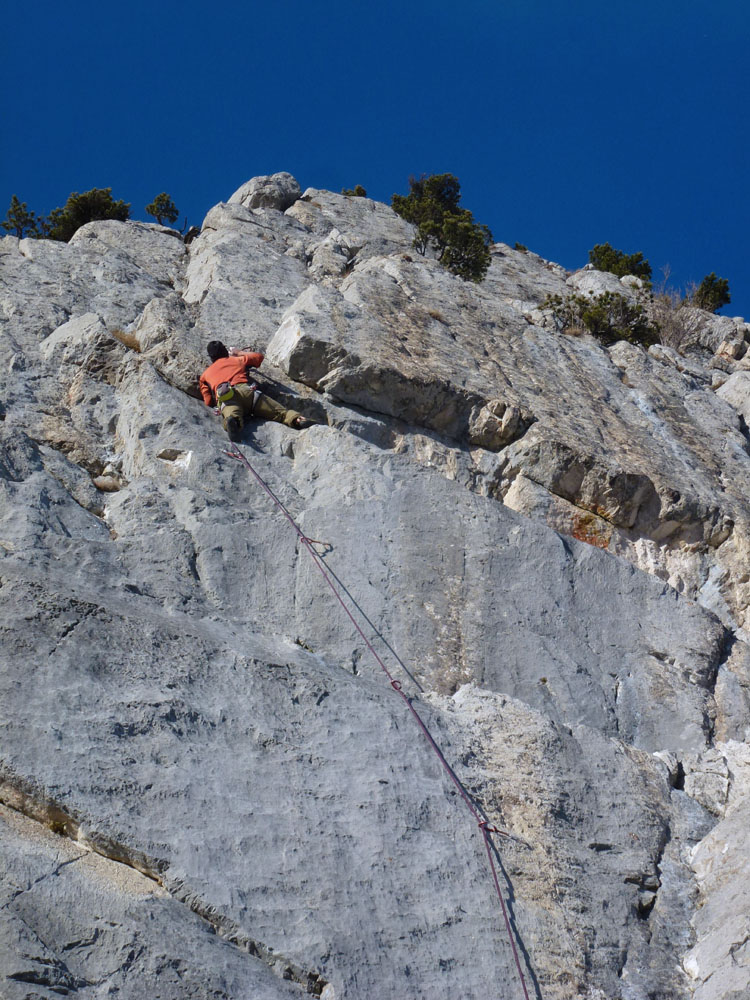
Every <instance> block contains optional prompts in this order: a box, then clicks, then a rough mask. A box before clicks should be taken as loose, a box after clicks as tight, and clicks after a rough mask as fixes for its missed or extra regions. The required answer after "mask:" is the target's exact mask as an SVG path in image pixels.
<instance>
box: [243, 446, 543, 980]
mask: <svg viewBox="0 0 750 1000" xmlns="http://www.w3.org/2000/svg"><path fill="white" fill-rule="evenodd" d="M235 448H236V451H225V452H224V454H225V455H228V456H229V457H230V458H235V459H237V460H238V461H240V462H242V464H243V465H245V466H246V468H247V469H248V470H249V471H250V472H251V473H252V474H253V475H254V476H255V478H256V479H257V481H258V482H259V483H260V485H261V486H262V488H263V489H264V490H265V491H266V493H267V494H268V495H269V497H270V498H271V499H272V500H273V502H274V503H275V504H276V506H277V507H278V508H279V510H280V511H281V512H282V513H283V515H284V517H286V519H287V520H288V521H289V523H290V524H291V526H292V527H293V528H294V530H295V531H296V533H297V535H298V536H299V539H300V541H301V542H302V543H303V544H304V545H305V547H306V548H307V551H308V552H309V553H310V555H311V556H312V558H313V561H314V563H315V565H316V566H317V567H318V569H319V570H320V572H321V573H322V574H323V577H324V579H325V581H326V583H327V584H328V586H329V587H330V589H331V591H332V593H333V595H334V597H335V598H336V600H337V601H338V602H339V604H340V605H341V607H342V608H343V609H344V611H345V613H346V615H347V617H348V618H349V620H350V621H351V623H352V625H354V627H355V629H356V630H357V632H358V633H359V635H360V637H361V639H362V641H363V642H364V644H365V645H366V646H367V648H368V650H369V651H370V652H371V653H372V655H373V657H374V658H375V660H376V662H377V664H378V666H379V667H380V669H381V670H382V671H383V673H384V674H385V675H386V677H387V678H388V680H389V681H390V684H391V687H392V688H393V690H394V691H395V692H396V693H397V694H398V695H400V696H401V698H402V699H403V701H404V702H405V704H406V707H407V708H408V709H409V711H410V712H411V714H412V715H413V716H414V719H415V720H416V723H417V725H418V726H419V728H420V729H421V730H422V733H423V734H424V736H425V738H426V739H427V742H428V743H429V744H430V746H431V747H432V749H433V750H434V751H435V753H436V755H437V757H438V760H439V761H440V763H441V764H442V766H443V769H444V770H445V772H446V774H447V775H448V777H449V778H450V780H451V781H452V782H453V784H454V785H455V786H456V788H457V789H458V793H459V795H460V796H461V798H462V799H463V800H464V803H465V804H466V806H467V808H468V809H469V811H470V812H471V814H472V816H473V817H474V819H475V820H476V823H477V826H478V827H479V829H480V830H481V831H482V837H483V839H484V846H485V848H486V850H487V859H488V861H489V864H490V870H491V872H492V880H493V882H494V884H495V890H496V892H497V896H498V899H499V900H500V906H501V907H502V911H503V919H504V920H505V928H506V930H507V932H508V940H509V941H510V946H511V949H512V951H513V958H514V960H515V963H516V969H517V970H518V976H519V979H520V981H521V987H522V989H523V995H524V998H525V1000H529V991H528V989H527V988H526V979H525V978H524V974H523V969H522V967H521V959H520V958H519V955H518V949H517V948H516V942H515V938H514V935H513V928H512V927H511V924H510V918H509V916H508V908H507V906H506V905H505V899H504V898H503V893H502V890H501V888H500V880H499V878H498V875H497V868H496V866H495V859H494V858H493V856H492V850H493V846H492V840H491V837H490V834H491V833H497V834H500V835H502V836H504V837H510V836H511V835H510V834H508V833H507V832H506V831H505V830H499V829H498V828H497V827H495V826H490V825H489V823H488V822H487V820H485V819H483V818H482V816H481V814H480V813H479V811H478V809H477V808H476V806H475V805H474V803H473V802H472V801H471V799H470V798H469V796H468V794H467V793H466V790H465V789H464V787H463V785H462V784H461V782H460V781H459V780H458V778H457V777H456V775H455V773H454V771H453V768H452V767H451V766H450V764H449V763H448V761H447V760H446V759H445V757H444V755H443V751H442V750H441V749H440V747H439V746H438V745H437V743H436V742H435V740H434V738H433V736H432V733H430V731H429V729H428V728H427V726H426V725H425V723H424V721H423V720H422V717H421V716H420V715H419V713H418V712H417V710H416V708H414V705H413V704H412V701H411V699H410V698H409V697H408V696H407V695H406V694H404V691H403V688H402V685H401V681H399V680H397V679H396V678H395V677H394V676H393V674H392V673H391V672H390V670H389V669H388V667H387V666H386V665H385V663H384V662H383V660H382V659H381V657H380V656H379V655H378V652H377V650H376V649H375V647H374V646H373V645H372V643H371V642H370V640H369V639H368V638H367V636H366V635H365V633H364V632H363V631H362V629H361V628H360V626H359V624H358V622H357V621H356V619H355V617H354V615H353V614H352V613H351V611H350V610H349V608H348V607H347V605H346V604H345V602H344V600H343V599H342V597H341V594H340V593H339V591H338V589H337V587H336V586H335V584H334V582H333V580H332V579H331V577H330V574H329V573H328V571H327V570H326V567H325V563H324V562H323V560H322V559H321V557H320V556H319V555H318V553H317V552H316V551H315V549H314V548H313V541H314V540H313V539H312V538H308V537H307V536H306V535H305V533H304V532H303V531H302V529H301V528H300V526H299V525H298V524H297V522H296V521H295V520H294V518H293V517H292V515H291V514H290V513H289V511H288V510H287V509H286V507H285V506H284V504H283V503H282V502H281V500H279V498H278V497H277V496H276V494H275V493H274V492H273V490H272V489H271V487H270V486H269V485H268V483H266V481H265V480H264V479H263V478H262V477H261V476H260V475H259V474H258V473H257V472H256V471H255V469H254V468H253V467H252V465H251V464H250V463H249V462H248V460H247V458H246V457H245V455H244V454H243V453H242V451H241V450H240V449H239V447H237V446H236V445H235ZM514 839H515V838H514Z"/></svg>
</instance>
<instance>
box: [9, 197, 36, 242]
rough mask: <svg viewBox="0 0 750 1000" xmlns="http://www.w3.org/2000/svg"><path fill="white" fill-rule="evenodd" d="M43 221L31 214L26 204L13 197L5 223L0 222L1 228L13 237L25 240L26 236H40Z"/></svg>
mask: <svg viewBox="0 0 750 1000" xmlns="http://www.w3.org/2000/svg"><path fill="white" fill-rule="evenodd" d="M42 221H43V220H41V219H40V218H39V217H38V216H37V215H35V214H34V212H30V211H29V210H28V208H27V206H26V202H25V201H24V202H20V201H19V200H18V198H17V197H16V196H15V195H13V197H12V198H11V199H10V208H9V209H8V214H7V215H6V216H5V221H4V222H0V226H2V227H3V229H5V230H6V232H8V233H11V234H12V235H13V236H18V237H19V238H21V239H22V238H23V237H24V236H38V235H39V226H40V224H41V223H42Z"/></svg>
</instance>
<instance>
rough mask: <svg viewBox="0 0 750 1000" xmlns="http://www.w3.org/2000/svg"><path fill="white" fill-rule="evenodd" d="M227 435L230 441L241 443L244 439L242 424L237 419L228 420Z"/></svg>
mask: <svg viewBox="0 0 750 1000" xmlns="http://www.w3.org/2000/svg"><path fill="white" fill-rule="evenodd" d="M227 434H228V435H229V440H230V441H239V440H240V439H241V438H242V424H241V423H240V422H239V420H238V419H237V417H230V418H229V420H227Z"/></svg>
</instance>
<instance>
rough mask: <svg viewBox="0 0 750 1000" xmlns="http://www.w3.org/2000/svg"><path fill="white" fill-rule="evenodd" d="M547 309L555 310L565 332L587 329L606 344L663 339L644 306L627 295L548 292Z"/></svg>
mask: <svg viewBox="0 0 750 1000" xmlns="http://www.w3.org/2000/svg"><path fill="white" fill-rule="evenodd" d="M542 308H543V309H551V310H552V315H553V319H554V322H555V325H556V326H557V329H558V330H559V331H560V332H561V333H575V332H577V331H583V330H586V331H588V333H591V334H592V335H593V336H594V337H596V339H597V340H599V341H601V342H602V344H604V345H605V346H609V345H610V344H614V343H615V342H616V341H618V340H627V341H628V342H629V343H631V344H640V345H641V346H642V347H650V346H651V345H652V344H657V343H658V342H659V329H658V327H656V326H654V325H653V324H652V323H651V322H650V321H649V318H648V314H647V312H646V309H645V308H644V306H643V305H642V304H641V303H639V302H630V301H629V299H627V298H626V297H625V296H624V295H618V294H616V293H615V292H603V293H602V294H601V295H566V296H564V297H563V296H562V295H548V296H547V298H546V299H545V300H544V302H543V303H542Z"/></svg>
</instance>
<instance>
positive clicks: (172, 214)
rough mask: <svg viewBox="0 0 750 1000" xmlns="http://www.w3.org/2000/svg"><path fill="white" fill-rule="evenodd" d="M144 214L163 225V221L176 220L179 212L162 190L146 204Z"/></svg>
mask: <svg viewBox="0 0 750 1000" xmlns="http://www.w3.org/2000/svg"><path fill="white" fill-rule="evenodd" d="M146 214H147V215H151V216H153V218H154V219H156V221H157V222H158V223H159V225H160V226H163V225H164V223H165V222H170V223H171V222H176V221H177V217H178V216H179V214H180V213H179V211H178V210H177V206H176V205H175V203H174V202H173V201H172V199H171V198H170V197H169V195H168V194H167V192H166V191H162V193H161V194H157V196H156V197H155V198H154V200H153V201H152V202H151V204H150V205H146Z"/></svg>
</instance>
